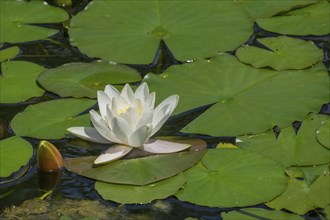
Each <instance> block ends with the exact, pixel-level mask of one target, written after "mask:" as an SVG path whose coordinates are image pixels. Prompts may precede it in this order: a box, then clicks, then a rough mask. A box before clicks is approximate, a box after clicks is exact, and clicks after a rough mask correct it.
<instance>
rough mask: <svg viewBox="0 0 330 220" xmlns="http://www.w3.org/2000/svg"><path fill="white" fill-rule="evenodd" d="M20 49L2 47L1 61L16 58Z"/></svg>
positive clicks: (0, 52)
mask: <svg viewBox="0 0 330 220" xmlns="http://www.w3.org/2000/svg"><path fill="white" fill-rule="evenodd" d="M19 51H20V49H19V47H9V48H6V49H0V62H3V61H5V60H9V59H12V58H14V57H15V56H16V55H17V54H18V53H19Z"/></svg>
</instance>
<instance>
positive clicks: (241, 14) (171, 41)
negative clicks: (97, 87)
mask: <svg viewBox="0 0 330 220" xmlns="http://www.w3.org/2000/svg"><path fill="white" fill-rule="evenodd" d="M187 7H189V10H187ZM252 26H253V22H252V20H250V19H249V17H248V15H247V14H246V13H245V11H244V10H243V9H242V8H241V7H239V5H238V4H237V3H235V2H233V1H162V0H149V1H95V2H93V4H90V5H88V7H87V8H86V10H84V11H83V12H80V13H79V14H78V15H77V16H74V17H73V18H72V20H71V25H70V28H69V35H70V37H71V38H70V39H71V42H72V44H73V45H75V46H77V47H79V49H80V50H81V51H82V52H84V53H86V54H88V55H89V56H94V57H100V58H102V59H105V60H112V61H116V62H120V63H134V64H147V63H151V62H152V60H153V58H154V56H155V54H156V51H157V48H158V45H159V42H160V40H161V39H162V40H164V41H165V43H166V45H167V46H168V47H169V48H170V50H171V51H172V53H173V54H174V56H175V57H176V58H177V59H178V60H191V59H196V58H199V57H210V56H214V55H216V54H217V53H218V52H219V51H228V50H234V49H235V48H237V47H238V46H239V45H240V44H241V43H243V42H245V41H246V40H247V39H248V38H249V36H250V35H251V33H252ZM196 30H198V31H196Z"/></svg>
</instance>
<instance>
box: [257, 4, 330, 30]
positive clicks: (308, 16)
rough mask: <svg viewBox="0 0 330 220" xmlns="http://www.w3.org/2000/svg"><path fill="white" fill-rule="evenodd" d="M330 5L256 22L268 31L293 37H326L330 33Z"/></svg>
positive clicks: (316, 5)
mask: <svg viewBox="0 0 330 220" xmlns="http://www.w3.org/2000/svg"><path fill="white" fill-rule="evenodd" d="M329 17H330V3H329V2H328V1H327V0H320V1H319V2H318V3H316V4H312V5H310V6H307V7H304V8H301V9H297V10H293V11H291V12H289V13H287V14H285V15H282V16H275V17H271V18H260V19H257V20H256V22H257V23H258V25H259V26H261V27H262V28H263V29H265V30H267V31H272V32H276V33H280V34H292V35H326V34H329V33H330V19H329Z"/></svg>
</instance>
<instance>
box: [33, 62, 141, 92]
mask: <svg viewBox="0 0 330 220" xmlns="http://www.w3.org/2000/svg"><path fill="white" fill-rule="evenodd" d="M38 81H39V82H40V84H41V85H42V86H43V87H44V88H45V89H47V90H48V91H51V92H54V93H56V94H58V95H60V96H62V97H67V96H72V97H75V98H81V97H89V98H96V94H97V93H96V92H97V91H98V90H104V87H105V86H106V85H107V84H112V85H115V86H116V84H125V83H131V82H137V81H141V76H140V75H139V73H138V72H137V71H136V70H134V69H132V68H130V67H127V66H124V65H119V64H111V63H109V62H94V63H70V64H65V65H63V66H60V67H57V68H54V69H48V70H46V71H44V72H43V73H42V74H40V76H39V77H38ZM117 87H122V86H117ZM118 89H120V88H118Z"/></svg>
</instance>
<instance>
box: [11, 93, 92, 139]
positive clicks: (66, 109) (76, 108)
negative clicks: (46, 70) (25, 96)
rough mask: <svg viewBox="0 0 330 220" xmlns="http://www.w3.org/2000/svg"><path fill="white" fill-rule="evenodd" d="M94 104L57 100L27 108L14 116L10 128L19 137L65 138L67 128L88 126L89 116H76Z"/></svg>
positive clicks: (77, 100)
mask: <svg viewBox="0 0 330 220" xmlns="http://www.w3.org/2000/svg"><path fill="white" fill-rule="evenodd" d="M93 104H95V100H90V99H57V100H51V101H46V102H41V103H38V104H35V105H30V106H28V107H27V108H26V109H25V110H24V111H23V112H21V113H18V114H17V115H15V117H14V118H13V120H12V121H11V128H12V129H13V131H14V133H15V134H17V135H19V136H26V137H33V138H39V139H59V138H63V137H65V135H66V134H68V132H67V131H66V129H67V128H69V127H74V126H88V125H89V123H90V119H89V115H88V114H84V115H81V116H77V115H78V114H80V113H81V112H83V111H84V110H86V109H88V108H90V107H91V106H92V105H93Z"/></svg>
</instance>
